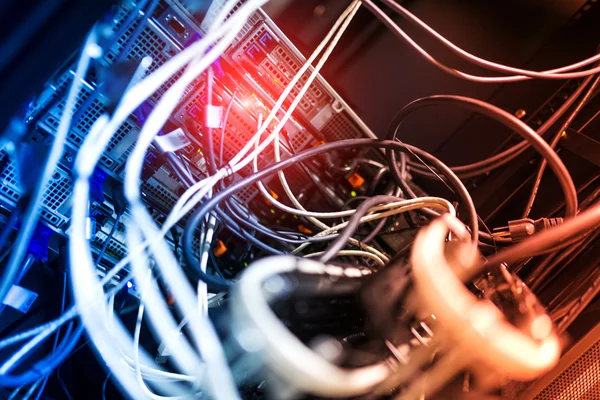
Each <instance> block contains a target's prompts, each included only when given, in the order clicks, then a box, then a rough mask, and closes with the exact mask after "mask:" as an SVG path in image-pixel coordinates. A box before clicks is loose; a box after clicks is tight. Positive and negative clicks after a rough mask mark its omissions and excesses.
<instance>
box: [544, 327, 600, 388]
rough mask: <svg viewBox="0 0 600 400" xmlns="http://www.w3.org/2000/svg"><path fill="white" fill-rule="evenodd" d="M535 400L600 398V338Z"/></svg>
mask: <svg viewBox="0 0 600 400" xmlns="http://www.w3.org/2000/svg"><path fill="white" fill-rule="evenodd" d="M534 399H535V400H598V399H600V339H599V340H597V341H596V342H595V343H594V344H593V345H592V346H591V347H590V348H589V349H587V350H586V352H585V353H583V354H582V355H581V356H580V357H579V358H578V359H577V360H576V361H575V362H574V363H573V364H571V365H570V366H569V367H568V368H567V369H565V370H564V371H563V372H562V373H561V374H560V375H559V376H558V377H557V378H555V379H554V380H553V381H552V383H550V385H548V386H547V387H546V388H545V389H544V390H542V391H541V392H540V393H539V394H538V395H537V396H535V398H534Z"/></svg>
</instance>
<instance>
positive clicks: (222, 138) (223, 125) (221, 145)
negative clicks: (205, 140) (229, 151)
mask: <svg viewBox="0 0 600 400" xmlns="http://www.w3.org/2000/svg"><path fill="white" fill-rule="evenodd" d="M237 91H238V88H237V87H236V88H235V89H233V93H231V98H230V99H229V104H227V109H225V115H223V121H222V122H221V136H220V137H219V168H222V167H223V166H224V165H225V164H226V163H225V160H223V149H224V147H225V131H226V130H227V123H228V122H229V112H230V111H231V107H232V106H233V103H234V102H235V95H236V94H237Z"/></svg>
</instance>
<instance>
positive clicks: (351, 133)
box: [322, 112, 363, 142]
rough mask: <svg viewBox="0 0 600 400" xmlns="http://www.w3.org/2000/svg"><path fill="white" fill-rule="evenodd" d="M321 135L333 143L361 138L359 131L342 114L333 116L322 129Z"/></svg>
mask: <svg viewBox="0 0 600 400" xmlns="http://www.w3.org/2000/svg"><path fill="white" fill-rule="evenodd" d="M322 132H323V135H325V137H326V138H327V139H328V140H329V141H331V142H333V141H336V140H344V139H350V138H358V137H362V136H363V135H362V134H361V132H360V130H359V129H358V128H357V127H356V126H355V125H354V124H353V123H352V121H351V120H350V118H348V117H347V116H346V114H345V113H344V112H340V113H338V114H334V116H333V117H332V118H331V119H330V120H329V121H327V123H326V124H325V126H324V127H323V130H322Z"/></svg>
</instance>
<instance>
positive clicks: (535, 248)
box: [473, 203, 600, 274]
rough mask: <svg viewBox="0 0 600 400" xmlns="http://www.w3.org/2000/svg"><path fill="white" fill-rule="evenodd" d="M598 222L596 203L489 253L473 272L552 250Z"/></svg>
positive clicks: (599, 215)
mask: <svg viewBox="0 0 600 400" xmlns="http://www.w3.org/2000/svg"><path fill="white" fill-rule="evenodd" d="M598 224H600V203H596V204H595V205H594V206H592V207H590V208H589V209H587V210H585V211H583V212H581V213H580V214H579V215H577V216H576V217H573V218H570V219H565V222H564V223H563V224H562V225H558V226H556V227H554V228H552V229H547V230H544V231H542V232H540V233H538V234H536V235H534V236H531V237H529V238H528V239H525V240H523V241H522V242H520V243H518V244H515V245H514V246H510V247H508V248H506V249H504V250H502V251H500V252H498V254H493V255H491V256H490V257H488V259H487V260H486V261H484V262H482V263H480V264H479V265H477V267H476V268H475V269H474V272H473V274H476V273H477V272H478V271H481V270H482V268H484V267H485V268H491V267H494V266H497V265H499V264H501V263H503V262H504V263H507V264H511V263H513V262H516V261H518V260H520V259H521V258H525V257H528V256H532V255H537V254H541V253H543V252H545V251H548V249H549V248H552V249H553V250H554V249H556V248H560V247H565V246H568V245H570V244H571V243H569V239H572V238H577V237H578V236H580V235H582V234H585V233H586V232H588V231H590V230H591V229H595V228H596V227H597V226H598ZM553 246H554V247H553Z"/></svg>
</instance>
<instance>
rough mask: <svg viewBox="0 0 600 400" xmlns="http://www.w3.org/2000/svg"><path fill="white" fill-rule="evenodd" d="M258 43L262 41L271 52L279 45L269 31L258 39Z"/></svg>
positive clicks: (266, 49)
mask: <svg viewBox="0 0 600 400" xmlns="http://www.w3.org/2000/svg"><path fill="white" fill-rule="evenodd" d="M258 43H260V45H261V46H262V48H263V49H265V51H266V52H267V53H270V52H271V51H272V50H273V49H274V48H275V46H277V41H276V40H275V38H273V36H272V35H271V34H270V33H269V32H265V33H263V35H262V36H261V37H260V39H258Z"/></svg>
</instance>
